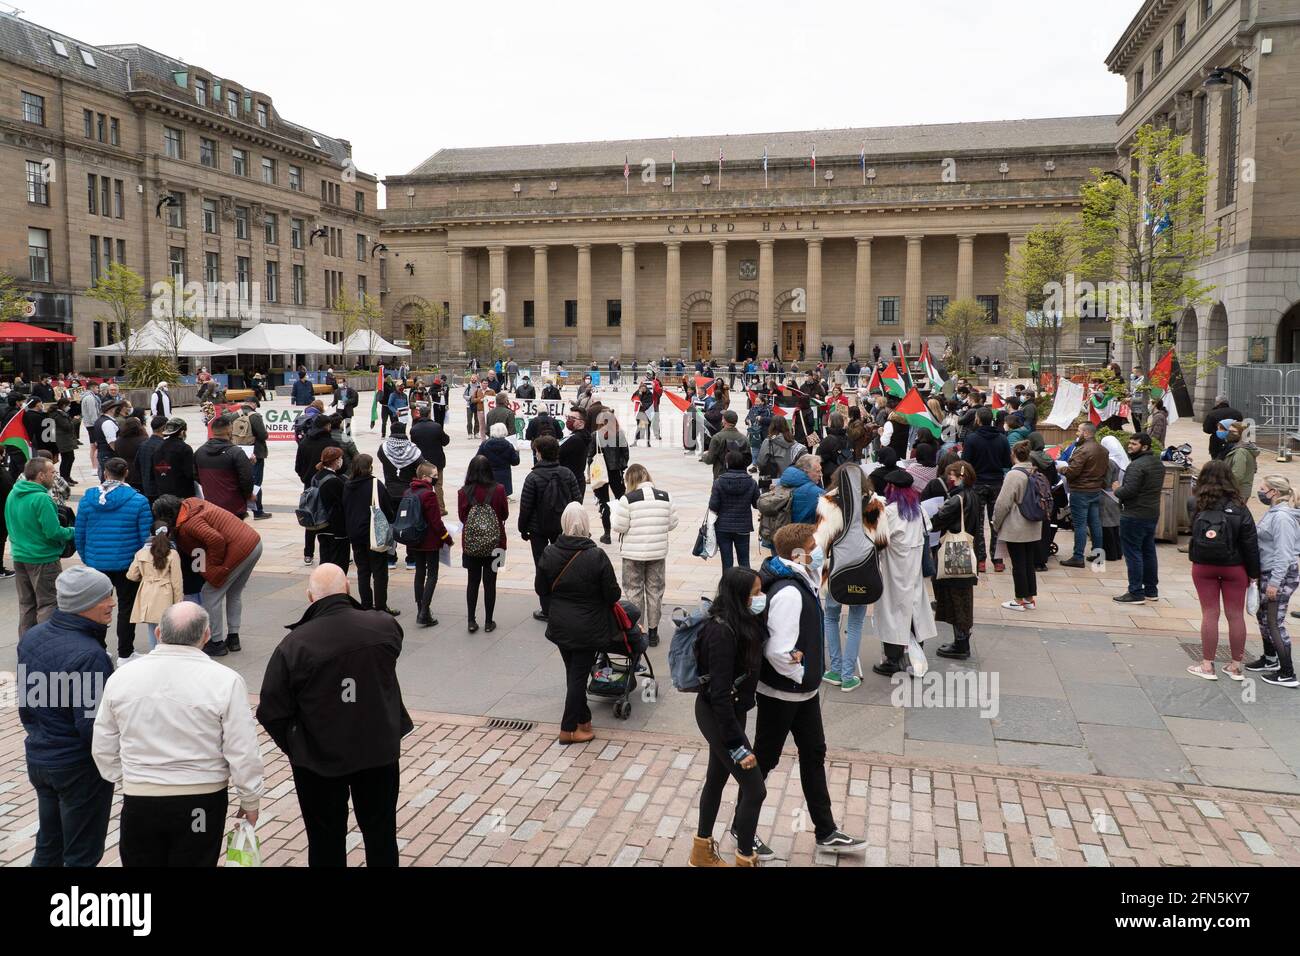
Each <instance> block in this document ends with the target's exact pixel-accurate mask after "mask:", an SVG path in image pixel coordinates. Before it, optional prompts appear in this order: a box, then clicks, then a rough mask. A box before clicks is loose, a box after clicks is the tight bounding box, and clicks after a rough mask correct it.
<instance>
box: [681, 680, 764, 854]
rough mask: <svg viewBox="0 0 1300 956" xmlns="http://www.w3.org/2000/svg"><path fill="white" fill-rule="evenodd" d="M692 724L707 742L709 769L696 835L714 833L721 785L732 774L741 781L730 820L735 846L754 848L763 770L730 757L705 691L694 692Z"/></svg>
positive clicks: (746, 849) (742, 721)
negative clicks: (732, 817) (747, 768)
mask: <svg viewBox="0 0 1300 956" xmlns="http://www.w3.org/2000/svg"><path fill="white" fill-rule="evenodd" d="M736 719H737V720H739V721H740V726H741V729H742V730H743V729H744V727H745V715H744V714H741V713H738V714H736ZM695 724H696V726H698V727H699V728H700V733H701V734H703V735H704V739H705V741H706V742H707V743H708V745H709V769H708V770H707V771H705V774H704V789H702V790H701V791H700V825H699V827H697V828H696V831H695V835H696V836H698V837H701V838H703V839H711V838H712V837H713V825H714V823H716V822H717V819H718V808H719V807H720V806H721V805H722V789H723V788H724V787H725V786H726V785H727V778H728V777H735V778H736V783H737V784H739V785H740V797H739V799H738V800H737V802H736V816H735V819H734V821H733V823H732V825H733V826H734V827H735V830H736V845H737V846H736V848H737V851H738V852H739V853H741V854H742V855H743V856H749V854H750V853H752V852H753V851H754V832H755V831H756V830H757V829H758V814H759V811H760V810H762V809H763V801H764V800H766V799H767V785H766V784H764V783H763V771H762V770H760V769H759V768H758V766H757V765H755V766H754V767H753V768H752V769H750V770H744V769H742V768H741V766H740V764H738V763H736V762H735V761H734V760H732V759H731V752H730V751H729V750H728V749H727V745H726V744H725V743H723V741H722V730H721V728H720V727H719V726H718V718H717V717H716V716H715V715H714V713H713V708H712V707H711V706H710V705H709V699H708V695H707V694H704V693H699V694H696V695H695Z"/></svg>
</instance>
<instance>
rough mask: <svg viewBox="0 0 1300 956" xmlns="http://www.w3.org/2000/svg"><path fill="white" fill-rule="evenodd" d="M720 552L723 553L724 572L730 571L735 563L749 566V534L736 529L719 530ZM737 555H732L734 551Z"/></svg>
mask: <svg viewBox="0 0 1300 956" xmlns="http://www.w3.org/2000/svg"><path fill="white" fill-rule="evenodd" d="M717 539H718V553H719V554H720V555H722V570H723V572H724V573H725V572H727V571H730V570H731V568H732V566H733V565H737V564H738V565H740V566H741V567H742V568H747V567H749V535H748V534H739V533H737V532H735V531H719V532H717ZM733 552H734V553H735V557H734V558H733V557H732V553H733Z"/></svg>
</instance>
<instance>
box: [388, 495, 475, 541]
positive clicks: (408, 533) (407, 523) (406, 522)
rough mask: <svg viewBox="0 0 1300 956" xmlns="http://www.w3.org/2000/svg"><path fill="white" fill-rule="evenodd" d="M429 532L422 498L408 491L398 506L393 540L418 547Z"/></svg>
mask: <svg viewBox="0 0 1300 956" xmlns="http://www.w3.org/2000/svg"><path fill="white" fill-rule="evenodd" d="M428 533H429V522H428V520H427V519H426V518H425V517H424V502H422V501H421V500H420V495H419V494H418V493H416V492H413V491H408V492H407V493H406V494H404V495H402V501H401V503H400V504H399V505H398V506H397V518H396V519H394V521H393V540H395V541H396V542H397V543H398V544H404V545H406V546H408V547H418V546H420V545H422V544H424V539H425V536H426V535H428ZM493 547H496V545H493Z"/></svg>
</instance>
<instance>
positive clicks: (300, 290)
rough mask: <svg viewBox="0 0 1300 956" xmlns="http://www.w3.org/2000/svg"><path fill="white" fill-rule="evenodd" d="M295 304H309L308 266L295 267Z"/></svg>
mask: <svg viewBox="0 0 1300 956" xmlns="http://www.w3.org/2000/svg"><path fill="white" fill-rule="evenodd" d="M293 304H294V305H306V304H307V267H306V266H294V267H293Z"/></svg>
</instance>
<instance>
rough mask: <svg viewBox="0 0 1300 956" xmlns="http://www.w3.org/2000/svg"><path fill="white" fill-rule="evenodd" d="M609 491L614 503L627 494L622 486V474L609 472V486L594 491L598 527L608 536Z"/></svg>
mask: <svg viewBox="0 0 1300 956" xmlns="http://www.w3.org/2000/svg"><path fill="white" fill-rule="evenodd" d="M611 491H612V492H613V494H614V500H615V501H617V500H618V499H619V498H622V497H623V496H624V495H625V494H627V489H626V488H625V487H624V485H623V474H622V472H618V471H611V472H610V473H609V484H607V485H605V486H604V487H601V488H597V489H596V500H597V501H598V502H600V526H601V527H602V528H604V529H605V534H609V500H610V492H611Z"/></svg>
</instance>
